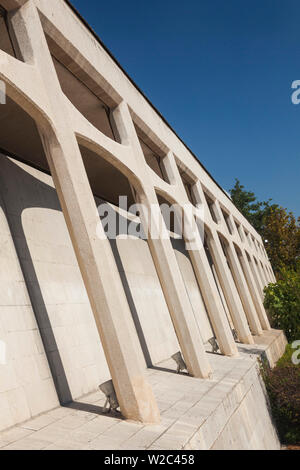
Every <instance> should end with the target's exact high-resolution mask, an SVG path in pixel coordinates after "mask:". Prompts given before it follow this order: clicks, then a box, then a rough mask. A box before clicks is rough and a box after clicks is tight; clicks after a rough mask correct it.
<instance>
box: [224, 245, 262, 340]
mask: <svg viewBox="0 0 300 470" xmlns="http://www.w3.org/2000/svg"><path fill="white" fill-rule="evenodd" d="M225 249H226V252H227V256H228V261H229V263H230V266H231V270H232V275H233V277H234V279H235V283H236V287H237V290H238V292H239V294H240V297H241V301H242V304H243V306H244V310H245V313H246V315H247V318H248V322H249V325H250V328H251V331H252V333H253V334H255V335H261V334H262V327H261V324H260V321H259V318H258V315H257V313H256V309H255V306H254V304H253V300H252V297H251V295H250V292H249V289H248V285H247V283H246V279H245V277H244V273H243V270H242V267H241V264H240V261H239V259H238V256H237V253H236V251H235V248H234V245H233V243H232V242H231V241H230V242H228V244H227V245H226V247H225Z"/></svg>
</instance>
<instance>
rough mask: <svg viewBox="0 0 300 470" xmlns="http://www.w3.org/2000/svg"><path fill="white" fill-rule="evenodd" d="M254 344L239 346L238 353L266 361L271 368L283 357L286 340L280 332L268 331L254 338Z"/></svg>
mask: <svg viewBox="0 0 300 470" xmlns="http://www.w3.org/2000/svg"><path fill="white" fill-rule="evenodd" d="M254 343H255V344H254V345H253V344H252V345H247V344H243V345H240V346H239V351H240V352H243V353H246V354H250V355H256V356H259V357H261V359H263V360H267V362H268V364H269V366H270V367H272V368H273V367H274V366H275V365H276V362H277V361H278V359H280V358H281V356H282V355H283V353H284V351H285V348H286V345H287V340H286V337H285V334H284V332H283V331H282V330H270V331H264V333H263V335H261V336H254Z"/></svg>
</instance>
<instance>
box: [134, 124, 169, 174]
mask: <svg viewBox="0 0 300 470" xmlns="http://www.w3.org/2000/svg"><path fill="white" fill-rule="evenodd" d="M136 130H137V134H138V138H139V141H140V144H141V147H142V150H143V154H144V157H145V160H146V162H147V165H148V166H150V168H151V169H152V170H153V171H154V173H156V174H157V175H158V176H159V177H160V178H161V179H162V180H164V181H166V182H167V183H170V181H169V178H168V176H167V173H166V170H165V166H164V163H163V157H162V156H161V155H159V154H158V153H157V152H156V150H155V149H154V147H153V146H152V145H151V143H150V142H149V141H148V142H147V143H146V142H145V140H144V139H143V138H142V137H141V136H140V134H139V131H138V129H136Z"/></svg>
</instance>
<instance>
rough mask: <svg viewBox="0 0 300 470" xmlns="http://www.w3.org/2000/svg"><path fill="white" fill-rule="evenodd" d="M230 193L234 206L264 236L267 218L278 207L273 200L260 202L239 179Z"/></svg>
mask: <svg viewBox="0 0 300 470" xmlns="http://www.w3.org/2000/svg"><path fill="white" fill-rule="evenodd" d="M229 192H230V196H231V199H232V202H233V203H234V205H235V206H236V207H237V208H238V210H239V211H240V212H241V213H242V214H243V215H244V216H245V217H246V219H248V220H249V222H250V224H251V225H253V227H254V228H255V229H256V230H257V231H258V233H259V234H260V235H261V236H262V235H263V229H264V226H265V222H266V217H267V216H268V214H269V213H270V211H271V209H275V208H276V207H278V206H277V205H276V204H271V201H272V199H269V200H268V201H264V202H259V201H258V200H257V198H256V196H255V194H254V193H253V192H252V191H247V190H246V189H245V186H243V185H242V184H241V183H240V181H239V180H238V179H236V180H235V185H234V187H233V188H232V189H230V190H229Z"/></svg>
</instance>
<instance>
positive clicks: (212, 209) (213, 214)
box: [204, 191, 218, 224]
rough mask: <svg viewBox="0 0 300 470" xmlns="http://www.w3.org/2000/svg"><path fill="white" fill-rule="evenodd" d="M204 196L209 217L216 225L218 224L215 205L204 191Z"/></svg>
mask: <svg viewBox="0 0 300 470" xmlns="http://www.w3.org/2000/svg"><path fill="white" fill-rule="evenodd" d="M204 196H205V199H206V202H207V205H208V209H209V212H210V215H211V217H212V219H213V221H214V222H216V224H217V223H218V218H217V215H216V209H215V203H214V201H213V200H212V199H211V197H210V196H209V195H208V194H207V193H206V192H205V191H204Z"/></svg>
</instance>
